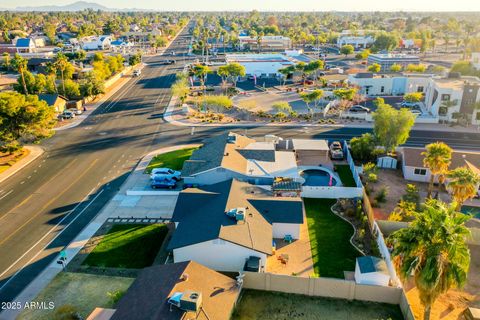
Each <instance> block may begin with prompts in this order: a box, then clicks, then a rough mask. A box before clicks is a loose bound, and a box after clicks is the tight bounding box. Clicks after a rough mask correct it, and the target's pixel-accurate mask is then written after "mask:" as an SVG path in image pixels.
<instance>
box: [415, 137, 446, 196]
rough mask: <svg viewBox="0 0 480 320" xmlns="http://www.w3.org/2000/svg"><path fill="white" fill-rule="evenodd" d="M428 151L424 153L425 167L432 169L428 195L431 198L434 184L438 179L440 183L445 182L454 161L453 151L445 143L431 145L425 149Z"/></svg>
mask: <svg viewBox="0 0 480 320" xmlns="http://www.w3.org/2000/svg"><path fill="white" fill-rule="evenodd" d="M425 149H426V151H425V152H422V156H424V158H423V165H424V166H425V167H427V168H429V169H430V182H429V184H428V195H427V197H428V198H430V197H431V196H432V191H433V183H434V181H435V178H436V177H437V178H438V183H440V184H441V183H443V182H444V181H445V174H446V173H447V172H448V167H449V166H450V162H451V160H452V149H451V148H450V147H449V146H448V145H446V144H445V143H443V142H434V143H430V144H429V145H427V146H426V147H425Z"/></svg>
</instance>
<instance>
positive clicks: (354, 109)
mask: <svg viewBox="0 0 480 320" xmlns="http://www.w3.org/2000/svg"><path fill="white" fill-rule="evenodd" d="M348 112H351V113H369V112H370V109H369V108H367V107H364V106H361V105H359V104H356V105H353V106H351V107H350V109H348Z"/></svg>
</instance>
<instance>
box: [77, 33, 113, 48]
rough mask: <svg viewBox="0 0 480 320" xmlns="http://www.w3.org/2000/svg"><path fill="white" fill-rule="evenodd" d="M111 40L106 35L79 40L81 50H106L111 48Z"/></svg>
mask: <svg viewBox="0 0 480 320" xmlns="http://www.w3.org/2000/svg"><path fill="white" fill-rule="evenodd" d="M111 42H112V38H111V37H110V36H107V35H103V36H89V37H84V38H82V39H81V40H80V46H81V47H82V49H83V50H108V49H110V47H111Z"/></svg>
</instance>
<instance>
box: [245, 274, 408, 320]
mask: <svg viewBox="0 0 480 320" xmlns="http://www.w3.org/2000/svg"><path fill="white" fill-rule="evenodd" d="M243 287H244V288H246V289H255V290H263V291H277V292H285V293H293V294H302V295H307V296H316V297H327V298H338V299H347V300H360V301H374V302H381V303H390V304H397V305H400V309H401V310H402V313H403V315H404V317H405V319H408V320H414V318H413V314H412V311H411V309H410V306H409V304H408V301H407V299H406V297H405V294H404V291H403V289H402V288H397V287H382V286H371V285H363V284H357V283H355V281H347V280H341V279H333V278H304V277H295V276H288V275H279V274H272V273H256V272H245V278H244V282H243Z"/></svg>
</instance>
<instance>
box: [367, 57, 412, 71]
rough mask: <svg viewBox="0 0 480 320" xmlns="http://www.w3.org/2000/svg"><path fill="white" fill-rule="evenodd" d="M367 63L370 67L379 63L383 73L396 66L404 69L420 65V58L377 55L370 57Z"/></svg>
mask: <svg viewBox="0 0 480 320" xmlns="http://www.w3.org/2000/svg"><path fill="white" fill-rule="evenodd" d="M367 62H368V64H369V65H371V64H374V63H378V64H379V65H380V66H381V67H382V69H381V70H382V71H387V72H388V71H389V70H390V67H391V66H392V65H394V64H399V65H401V66H402V67H406V66H408V65H409V64H419V63H420V58H419V57H418V56H415V55H411V54H401V53H396V54H393V53H375V54H370V55H369V56H368V58H367Z"/></svg>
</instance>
